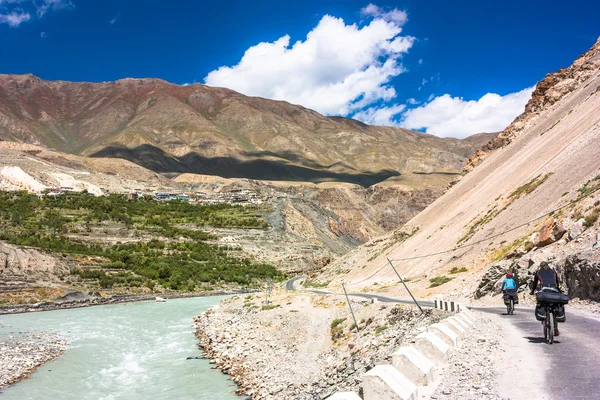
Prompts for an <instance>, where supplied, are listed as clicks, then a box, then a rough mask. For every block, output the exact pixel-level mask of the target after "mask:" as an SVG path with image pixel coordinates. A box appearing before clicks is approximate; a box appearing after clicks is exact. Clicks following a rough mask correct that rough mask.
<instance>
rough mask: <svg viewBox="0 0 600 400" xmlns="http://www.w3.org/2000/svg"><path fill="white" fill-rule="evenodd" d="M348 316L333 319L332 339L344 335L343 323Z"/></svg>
mask: <svg viewBox="0 0 600 400" xmlns="http://www.w3.org/2000/svg"><path fill="white" fill-rule="evenodd" d="M344 321H346V318H336V319H334V320H333V321H331V329H330V332H331V340H336V339H339V338H341V337H342V336H343V335H344V326H343V325H342V324H343V323H344Z"/></svg>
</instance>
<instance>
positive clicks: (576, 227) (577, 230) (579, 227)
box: [568, 218, 584, 240]
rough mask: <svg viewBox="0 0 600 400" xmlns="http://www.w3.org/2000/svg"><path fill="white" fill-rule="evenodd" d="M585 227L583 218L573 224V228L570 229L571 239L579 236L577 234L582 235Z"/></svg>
mask: <svg viewBox="0 0 600 400" xmlns="http://www.w3.org/2000/svg"><path fill="white" fill-rule="evenodd" d="M583 230H584V227H583V218H582V219H580V220H579V221H577V222H575V223H574V224H573V226H571V228H570V229H569V235H568V237H569V240H575V238H577V236H579V235H581V233H582V232H583Z"/></svg>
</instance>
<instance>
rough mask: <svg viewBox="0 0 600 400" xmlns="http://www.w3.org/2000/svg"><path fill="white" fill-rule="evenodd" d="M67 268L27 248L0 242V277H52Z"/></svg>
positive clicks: (53, 259)
mask: <svg viewBox="0 0 600 400" xmlns="http://www.w3.org/2000/svg"><path fill="white" fill-rule="evenodd" d="M62 270H64V271H65V272H66V271H67V267H66V266H63V265H61V264H60V263H58V262H57V260H56V258H54V257H51V256H49V255H46V254H44V253H41V252H40V251H37V250H34V249H28V248H19V247H17V246H13V245H10V244H6V243H2V242H0V277H9V276H16V277H22V278H23V279H26V278H28V279H35V278H41V277H45V276H51V275H54V274H56V273H58V272H60V271H62Z"/></svg>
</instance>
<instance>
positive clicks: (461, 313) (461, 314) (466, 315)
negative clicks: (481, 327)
mask: <svg viewBox="0 0 600 400" xmlns="http://www.w3.org/2000/svg"><path fill="white" fill-rule="evenodd" d="M458 315H460V316H461V317H463V318H464V319H467V320H469V321H470V322H471V324H474V323H475V317H473V315H471V314H469V313H466V312H464V311H463V312H460V313H459V314H458Z"/></svg>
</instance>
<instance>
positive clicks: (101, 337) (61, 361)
mask: <svg viewBox="0 0 600 400" xmlns="http://www.w3.org/2000/svg"><path fill="white" fill-rule="evenodd" d="M221 298H222V297H196V298H186V299H173V300H168V301H167V302H165V303H156V302H149V301H146V302H139V303H125V304H113V305H106V306H95V307H86V308H77V309H71V310H57V311H46V312H36V313H28V314H17V315H1V316H0V322H1V323H0V341H1V340H4V339H6V337H7V336H9V335H14V334H17V335H18V332H25V331H27V332H31V333H44V332H46V333H58V334H59V335H61V336H63V337H64V338H65V339H67V340H68V341H69V342H70V346H69V348H68V349H67V351H65V353H64V354H63V355H62V356H61V357H59V358H58V359H56V360H54V361H52V362H50V363H47V364H44V365H42V366H41V367H39V368H38V369H37V371H36V372H35V373H33V374H32V375H31V377H30V378H29V379H26V380H24V381H22V382H20V383H17V384H15V385H13V386H10V387H8V388H6V389H2V390H1V391H0V400H9V399H19V400H24V399H35V400H37V399H61V400H68V399H77V400H84V399H90V400H92V399H93V400H100V399H103V400H112V399H115V400H116V399H128V400H129V399H157V400H158V399H202V400H213V399H214V400H217V399H218V400H228V399H238V400H239V399H240V397H237V396H235V395H234V394H232V393H231V391H232V390H235V388H236V386H235V384H234V383H233V382H232V381H231V380H230V379H229V378H228V377H227V376H226V375H224V374H222V373H221V372H219V371H217V370H213V369H210V367H211V365H210V364H209V363H208V360H196V359H192V360H186V357H189V356H192V357H193V356H198V355H199V354H200V352H199V350H198V349H197V347H196V345H197V343H198V341H197V339H196V336H195V335H194V329H193V327H192V324H193V317H194V316H195V315H198V314H199V313H201V312H202V311H204V310H206V309H208V308H210V307H212V306H214V305H215V304H217V303H218V302H219V300H221Z"/></svg>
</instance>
